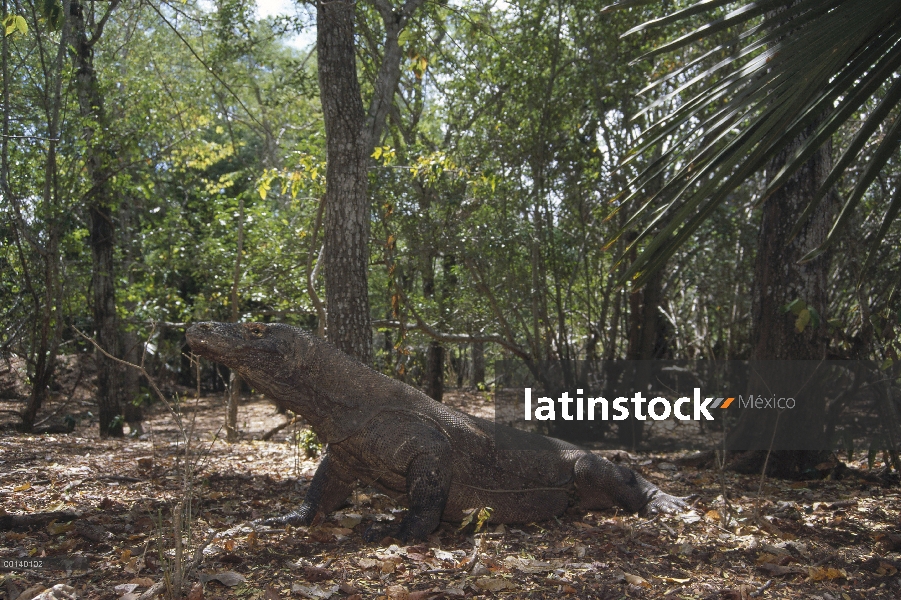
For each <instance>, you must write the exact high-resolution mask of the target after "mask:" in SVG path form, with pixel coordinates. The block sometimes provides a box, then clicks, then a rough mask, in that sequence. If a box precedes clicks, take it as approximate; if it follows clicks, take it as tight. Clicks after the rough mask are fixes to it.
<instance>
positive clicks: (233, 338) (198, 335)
mask: <svg viewBox="0 0 901 600" xmlns="http://www.w3.org/2000/svg"><path fill="white" fill-rule="evenodd" d="M185 337H187V339H188V345H190V346H191V351H192V352H193V353H194V354H197V355H200V356H203V357H204V358H209V359H210V360H215V361H216V362H221V363H222V364H224V365H225V366H227V367H229V368H231V367H233V366H234V365H232V364H229V363H230V362H233V355H234V353H235V350H237V349H239V348H240V347H241V346H242V345H243V342H244V339H243V337H242V336H241V333H240V332H239V331H237V328H236V327H235V326H234V325H230V324H228V323H197V324H196V325H192V326H191V327H190V328H189V329H188V331H187V332H186V333H185ZM229 358H232V360H229Z"/></svg>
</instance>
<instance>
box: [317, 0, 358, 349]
mask: <svg viewBox="0 0 901 600" xmlns="http://www.w3.org/2000/svg"><path fill="white" fill-rule="evenodd" d="M354 5H355V3H354V2H351V1H349V0H322V1H320V2H319V4H318V11H317V34H316V35H317V39H316V43H317V49H318V61H319V88H320V95H321V101H322V112H323V117H324V119H325V136H326V153H327V166H326V191H325V207H326V208H325V278H326V284H325V288H326V305H327V307H328V313H327V332H326V333H327V336H328V339H329V340H330V341H331V342H332V343H333V344H335V345H336V346H337V347H338V348H340V349H341V350H343V351H344V352H346V353H347V354H350V355H351V356H355V357H356V358H358V359H360V360H361V361H363V362H364V363H366V364H369V363H370V362H371V360H372V330H371V326H370V315H369V291H368V284H367V269H368V267H369V218H370V215H369V196H368V190H367V184H368V174H367V167H368V164H369V154H370V151H369V148H370V145H371V144H370V140H369V139H367V137H368V136H366V135H364V127H365V122H366V115H365V113H364V111H363V101H362V99H361V97H360V84H359V81H358V80H357V67H356V56H355V52H354Z"/></svg>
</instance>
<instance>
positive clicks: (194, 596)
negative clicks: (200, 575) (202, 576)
mask: <svg viewBox="0 0 901 600" xmlns="http://www.w3.org/2000/svg"><path fill="white" fill-rule="evenodd" d="M187 600H203V586H202V585H201V584H200V582H199V581H195V582H194V585H192V586H191V591H190V592H188V598H187Z"/></svg>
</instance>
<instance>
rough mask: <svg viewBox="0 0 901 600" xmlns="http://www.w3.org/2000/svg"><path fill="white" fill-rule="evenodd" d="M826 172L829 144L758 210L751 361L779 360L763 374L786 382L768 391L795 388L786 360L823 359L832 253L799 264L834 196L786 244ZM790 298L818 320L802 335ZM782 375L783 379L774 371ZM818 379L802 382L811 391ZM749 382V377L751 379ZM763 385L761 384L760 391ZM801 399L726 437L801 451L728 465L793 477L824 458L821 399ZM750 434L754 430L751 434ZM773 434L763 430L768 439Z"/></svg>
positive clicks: (776, 166) (816, 241) (824, 225)
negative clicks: (811, 310)
mask: <svg viewBox="0 0 901 600" xmlns="http://www.w3.org/2000/svg"><path fill="white" fill-rule="evenodd" d="M814 126H815V124H814V125H812V126H811V127H810V128H808V130H807V131H806V132H804V133H803V134H802V135H801V136H799V137H798V139H796V140H795V141H794V143H792V144H791V145H790V146H789V147H787V148H785V149H783V150H782V152H781V153H780V154H779V155H778V156H776V158H774V159H773V160H772V161H771V163H770V164H769V165H768V167H767V182H768V183H769V182H770V181H772V179H773V177H774V176H775V175H776V173H778V172H779V170H780V169H781V168H782V166H783V165H785V164H786V161H787V160H788V159H789V158H790V157H791V155H792V154H793V153H794V152H795V151H796V150H797V149H798V148H799V147H800V145H801V144H803V142H804V140H805V139H806V138H807V136H808V135H810V134H811V133H812V131H813V127H814ZM831 167H832V145H831V143H827V144H825V145H824V146H823V147H822V148H820V149H819V150H818V151H817V152H816V153H815V154H814V155H813V156H812V157H811V158H810V160H808V161H807V162H806V163H805V164H804V165H803V166H802V167H801V168H800V169H799V170H798V171H797V172H796V173H795V175H794V176H792V177H791V178H790V179H789V180H788V181H787V182H786V183H785V184H784V185H783V186H782V187H781V188H779V189H778V190H777V191H776V192H775V193H774V194H773V195H772V196H770V197H769V198H768V199H767V200H766V201H765V202H764V205H763V214H762V215H761V221H760V230H759V233H758V238H757V240H758V241H757V255H756V257H755V262H754V282H753V285H752V290H751V293H752V309H751V343H752V354H751V359H752V360H755V361H779V362H778V363H770V365H771V366H770V367H769V370H771V371H772V370H773V369H776V370H777V371H776V375H777V376H779V377H780V379H784V380H785V384H784V385H785V387H786V389H785V390H782V391H780V392H776V391H774V392H773V393H778V394H779V395H789V394H790V392H791V391H793V388H794V386H797V385H800V384H801V382H797V381H793V377H794V378H796V376H795V375H793V372H794V371H796V369H794V370H793V368H792V366H791V364H790V361H794V360H821V359H824V358H825V357H826V347H827V341H828V338H827V336H826V334H825V320H826V318H827V317H826V314H825V313H826V308H827V306H828V302H829V279H828V278H829V261H830V253H828V252H827V253H824V254H822V255H820V256H819V257H817V258H816V259H814V260H812V261H809V262H807V263H803V264H799V263H798V261H799V260H800V259H801V257H803V256H804V255H805V254H807V253H808V252H809V251H811V250H813V249H814V248H816V247H818V246H819V245H820V244H822V243H823V241H825V239H826V235H827V233H828V232H829V228H830V227H831V225H832V220H833V216H834V212H835V203H836V199H835V196H834V194H833V193H832V192H829V193H828V194H827V197H826V198H825V199H824V200H823V202H822V203H821V204H820V206H819V208H818V209H817V210H816V211H815V212H814V214H812V215H811V217H810V219H809V220H808V221H807V222H806V223H804V225H803V227H802V228H801V230H800V231H799V233H798V234H797V236H795V237H794V239H791V240H789V235H790V233H791V231H792V229H793V227H794V226H795V223H796V222H797V218H798V215H800V214H801V213H802V212H803V210H804V208H805V207H806V206H807V204H808V202H809V201H810V200H811V198H812V197H813V195H814V194H815V193H816V191H817V189H818V188H819V187H820V185H821V184H822V182H823V181H824V180H825V179H826V176H827V175H828V174H829V171H830V170H831ZM794 300H803V301H804V302H805V303H806V304H807V305H808V306H810V307H813V308H814V309H815V310H816V311H817V312H818V313H819V315H820V317H821V319H820V323H819V326H818V327H815V326H814V324H813V322H811V323H809V324H808V325H807V326H806V327H805V328H804V330H803V331H802V332H799V331H798V330H797V329H796V327H795V322H796V320H797V316H796V315H795V314H794V313H793V312H791V311H786V310H785V309H784V307H785V306H786V305H787V304H789V303H791V302H792V301H794ZM780 369H781V370H783V371H785V375H784V378H783V377H781V374H780V372H779V370H780ZM816 384H817V382H816V381H810V382H806V385H810V386H814V385H816ZM752 385H753V380H752ZM761 387H762V386H761ZM805 398H806V401H805V402H803V403H798V405H797V407H796V408H795V409H794V410H784V411H782V413H781V414H779V412H778V411H770V413H767V414H766V416H767V417H768V418H767V420H766V421H761V420H760V419H755V420H753V421H749V420H748V419H740V420H739V422H738V424H737V426H736V429H735V431H734V432H733V433H732V434H731V435H730V442H731V443H730V445H732V446H733V447H736V448H741V447H742V446H743V444H744V442H745V440H749V439H757V440H759V439H760V431H761V427H766V428H768V431H770V432H772V430H773V428H776V434H775V437H774V438H773V439H774V447H779V446H780V444H782V443H786V444H793V445H794V447H799V446H803V447H805V448H807V449H806V450H778V451H774V452H773V453H772V454H771V455H770V456H769V458H768V459H767V457H766V452H764V451H758V452H751V453H746V454H745V455H744V456H742V457H741V458H739V460H738V461H736V463H735V464H734V465H733V467H734V468H735V469H736V470H739V471H744V472H760V469H761V468H762V467H763V462H764V460H766V461H767V472H768V473H769V474H771V475H776V476H781V477H799V476H803V474H804V473H805V472H806V471H808V470H809V469H811V468H812V467H813V466H815V465H816V464H818V463H820V462H822V461H823V460H824V458H825V457H826V454H827V453H826V452H825V450H826V448H825V447H823V448H821V449H817V447H818V445H822V444H823V441H824V439H825V438H824V435H825V433H824V432H825V425H826V405H825V399H824V396H823V395H822V394H817V393H810V392H809V390H808V393H807V394H805ZM752 430H753V431H752ZM770 435H771V434H770V433H767V434H766V436H767V439H769V436H770ZM789 447H792V446H789Z"/></svg>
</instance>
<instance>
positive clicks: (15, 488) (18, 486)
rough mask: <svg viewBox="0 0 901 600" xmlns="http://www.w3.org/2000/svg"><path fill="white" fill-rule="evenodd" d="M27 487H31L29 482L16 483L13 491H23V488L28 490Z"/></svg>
mask: <svg viewBox="0 0 901 600" xmlns="http://www.w3.org/2000/svg"><path fill="white" fill-rule="evenodd" d="M29 489H31V484H30V483H28V482H26V483H23V484H22V485H17V486H16V487H14V488H13V491H14V492H24V491H25V490H29Z"/></svg>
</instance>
